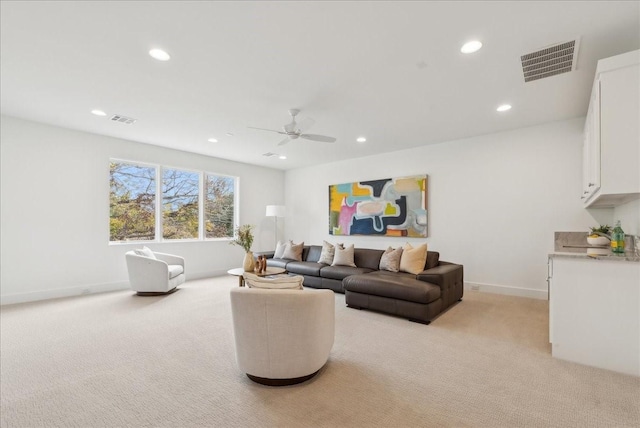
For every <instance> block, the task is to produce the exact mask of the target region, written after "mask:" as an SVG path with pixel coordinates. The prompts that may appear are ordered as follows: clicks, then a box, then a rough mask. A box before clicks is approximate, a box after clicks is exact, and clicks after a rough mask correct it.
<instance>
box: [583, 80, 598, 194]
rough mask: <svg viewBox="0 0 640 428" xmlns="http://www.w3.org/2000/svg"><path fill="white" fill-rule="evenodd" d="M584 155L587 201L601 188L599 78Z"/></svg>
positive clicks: (591, 106) (588, 115) (591, 107)
mask: <svg viewBox="0 0 640 428" xmlns="http://www.w3.org/2000/svg"><path fill="white" fill-rule="evenodd" d="M582 156H583V158H582V162H583V165H582V200H583V201H585V202H586V201H588V200H589V199H590V198H591V196H592V195H593V194H594V193H595V192H596V191H597V190H598V189H600V82H599V81H598V80H596V82H595V83H594V86H593V91H592V93H591V100H590V102H589V111H588V113H587V118H586V121H585V126H584V143H583V149H582Z"/></svg>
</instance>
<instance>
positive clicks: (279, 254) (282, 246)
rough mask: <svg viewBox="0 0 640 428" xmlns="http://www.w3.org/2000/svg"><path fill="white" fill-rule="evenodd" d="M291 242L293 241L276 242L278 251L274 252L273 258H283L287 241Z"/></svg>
mask: <svg viewBox="0 0 640 428" xmlns="http://www.w3.org/2000/svg"><path fill="white" fill-rule="evenodd" d="M289 242H291V241H287V242H285V241H278V243H277V244H276V251H275V253H274V254H273V258H274V259H281V258H282V255H283V254H284V249H285V248H286V246H287V243H289Z"/></svg>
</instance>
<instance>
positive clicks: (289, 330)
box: [231, 287, 335, 386]
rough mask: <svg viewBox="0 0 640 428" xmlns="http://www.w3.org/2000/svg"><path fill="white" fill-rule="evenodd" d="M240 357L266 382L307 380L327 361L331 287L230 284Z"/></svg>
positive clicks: (243, 365) (250, 371)
mask: <svg viewBox="0 0 640 428" xmlns="http://www.w3.org/2000/svg"><path fill="white" fill-rule="evenodd" d="M231 313H232V317H233V331H234V336H235V344H236V360H237V362H238V366H239V367H240V370H242V371H243V372H245V373H246V374H247V376H248V377H249V379H251V380H253V381H254V382H258V383H261V384H263V385H270V386H283V385H293V384H296V383H300V382H304V381H306V380H308V379H311V378H312V377H313V376H315V375H316V374H317V373H318V371H319V370H320V369H321V368H322V367H323V366H324V365H325V363H326V362H327V359H328V358H329V353H330V352H331V348H332V347H333V341H334V336H335V297H334V294H333V291H331V290H265V289H261V288H247V287H242V288H240V287H238V288H233V289H231Z"/></svg>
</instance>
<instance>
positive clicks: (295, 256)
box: [282, 241, 304, 262]
mask: <svg viewBox="0 0 640 428" xmlns="http://www.w3.org/2000/svg"><path fill="white" fill-rule="evenodd" d="M303 247H304V242H301V243H299V244H294V243H293V242H291V241H289V242H287V245H286V246H285V247H284V253H283V254H282V258H283V259H291V260H298V261H299V262H300V261H302V249H303Z"/></svg>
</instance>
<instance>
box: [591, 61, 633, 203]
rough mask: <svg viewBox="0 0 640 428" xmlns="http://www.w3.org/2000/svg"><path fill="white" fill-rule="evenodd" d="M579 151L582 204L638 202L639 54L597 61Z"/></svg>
mask: <svg viewBox="0 0 640 428" xmlns="http://www.w3.org/2000/svg"><path fill="white" fill-rule="evenodd" d="M583 150H584V153H583V162H584V165H583V180H582V181H583V188H582V195H581V197H582V199H583V201H584V202H585V206H587V207H614V206H617V205H621V204H625V203H627V202H629V201H632V200H634V199H639V198H640V50H638V51H633V52H628V53H626V54H622V55H617V56H614V57H611V58H606V59H603V60H600V61H598V68H597V70H596V77H595V80H594V84H593V89H592V93H591V101H590V103H589V112H588V113H587V119H586V123H585V132H584V146H583Z"/></svg>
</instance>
